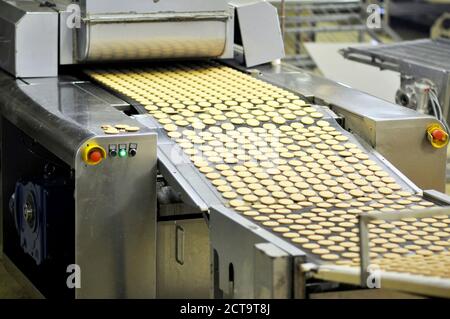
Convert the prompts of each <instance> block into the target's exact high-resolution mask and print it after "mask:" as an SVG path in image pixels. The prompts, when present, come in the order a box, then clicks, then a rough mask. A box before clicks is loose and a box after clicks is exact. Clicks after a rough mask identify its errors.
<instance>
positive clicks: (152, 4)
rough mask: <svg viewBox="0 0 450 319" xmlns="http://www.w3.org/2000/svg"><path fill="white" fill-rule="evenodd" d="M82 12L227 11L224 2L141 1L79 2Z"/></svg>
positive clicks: (200, 0) (96, 0)
mask: <svg viewBox="0 0 450 319" xmlns="http://www.w3.org/2000/svg"><path fill="white" fill-rule="evenodd" d="M80 6H81V9H82V11H83V12H85V13H88V14H103V13H149V12H151V13H155V12H176V13H179V12H195V11H219V10H226V9H227V1H224V0H208V1H204V0H189V1H185V0H171V1H143V0H128V1H126V2H125V1H121V0H81V1H80Z"/></svg>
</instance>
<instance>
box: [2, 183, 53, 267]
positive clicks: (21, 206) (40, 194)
mask: <svg viewBox="0 0 450 319" xmlns="http://www.w3.org/2000/svg"><path fill="white" fill-rule="evenodd" d="M47 195H48V193H47V191H46V189H45V188H44V187H43V186H41V185H38V184H35V183H32V182H28V183H21V182H18V183H17V184H16V188H15V192H14V195H13V196H12V197H11V200H10V203H9V205H10V210H11V212H12V213H13V214H14V219H15V222H16V228H17V231H18V233H19V238H20V246H21V247H22V249H23V251H24V252H25V253H26V254H28V255H30V256H31V257H32V258H33V259H34V260H35V262H36V264H37V265H40V264H41V263H42V262H43V261H44V260H45V259H46V258H47V220H46V219H47Z"/></svg>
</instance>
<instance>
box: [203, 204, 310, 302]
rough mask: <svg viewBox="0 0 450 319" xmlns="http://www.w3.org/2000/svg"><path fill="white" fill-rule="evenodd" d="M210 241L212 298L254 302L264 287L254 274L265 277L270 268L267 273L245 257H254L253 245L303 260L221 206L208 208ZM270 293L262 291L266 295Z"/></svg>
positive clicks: (298, 252) (291, 248) (294, 250)
mask: <svg viewBox="0 0 450 319" xmlns="http://www.w3.org/2000/svg"><path fill="white" fill-rule="evenodd" d="M210 240H211V247H212V256H214V257H213V263H214V265H213V266H214V272H215V273H214V287H213V288H214V291H215V294H216V296H215V297H220V296H223V297H224V298H231V297H232V298H237V299H239V298H256V293H262V290H264V288H263V287H264V286H266V288H267V287H268V286H267V283H265V282H261V281H260V280H259V279H260V278H258V277H257V275H256V273H257V272H265V271H267V272H265V273H266V274H268V273H269V269H270V267H272V264H271V263H267V264H266V266H267V267H269V269H267V268H266V269H263V268H262V266H263V265H261V264H258V263H257V260H256V259H255V258H250V257H249V256H254V255H255V245H256V244H261V243H271V244H273V245H274V246H275V247H277V248H278V249H280V250H281V251H284V252H285V253H286V254H287V255H289V256H291V257H302V256H304V253H303V252H302V251H301V250H300V249H298V248H297V247H296V246H294V245H291V244H290V243H288V242H286V241H284V240H283V239H281V238H279V237H278V236H276V235H274V234H272V233H270V232H269V231H267V230H265V229H263V228H260V227H259V226H257V225H256V224H255V223H253V222H252V221H250V220H248V219H246V218H244V217H243V216H241V215H239V214H237V213H235V212H233V211H232V210H230V209H228V208H225V207H223V206H213V207H211V211H210ZM277 251H278V252H279V250H277ZM290 263H292V258H290ZM272 269H273V268H272ZM230 271H232V274H233V276H231V277H232V278H230ZM230 279H232V281H230ZM261 285H263V286H262V287H261ZM273 288H275V287H273ZM258 291H259V292H258ZM272 293H273V291H271V292H267V291H266V294H272Z"/></svg>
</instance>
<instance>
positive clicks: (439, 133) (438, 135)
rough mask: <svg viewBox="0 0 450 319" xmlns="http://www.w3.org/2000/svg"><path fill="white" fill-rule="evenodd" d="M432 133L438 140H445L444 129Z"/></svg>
mask: <svg viewBox="0 0 450 319" xmlns="http://www.w3.org/2000/svg"><path fill="white" fill-rule="evenodd" d="M431 135H433V138H434V139H436V140H438V141H443V140H445V133H444V131H443V130H434V131H433V132H432V133H431Z"/></svg>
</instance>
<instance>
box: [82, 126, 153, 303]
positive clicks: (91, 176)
mask: <svg viewBox="0 0 450 319" xmlns="http://www.w3.org/2000/svg"><path fill="white" fill-rule="evenodd" d="M93 142H94V143H98V144H99V145H101V146H103V147H104V148H105V149H108V145H109V144H121V143H124V144H128V143H137V144H138V148H137V151H138V153H137V155H136V156H135V157H128V158H118V157H116V158H111V157H108V158H106V159H105V160H103V162H102V163H100V164H98V165H95V166H91V165H86V164H85V163H84V162H83V161H82V159H81V152H82V148H83V147H84V146H86V145H87V144H90V143H93ZM156 162H157V155H156V135H155V134H151V133H147V134H126V135H123V136H114V137H106V136H98V137H96V138H93V139H89V140H87V141H85V142H84V143H83V145H82V146H81V147H80V150H79V152H78V153H77V156H76V157H75V174H76V179H75V200H76V207H75V208H76V212H75V216H76V221H75V222H76V226H75V229H76V238H75V258H76V263H77V264H78V265H79V266H80V268H81V288H80V289H77V290H76V297H77V298H152V297H155V294H156V289H155V286H156V285H155V282H156ZM130 190H131V191H130Z"/></svg>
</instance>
